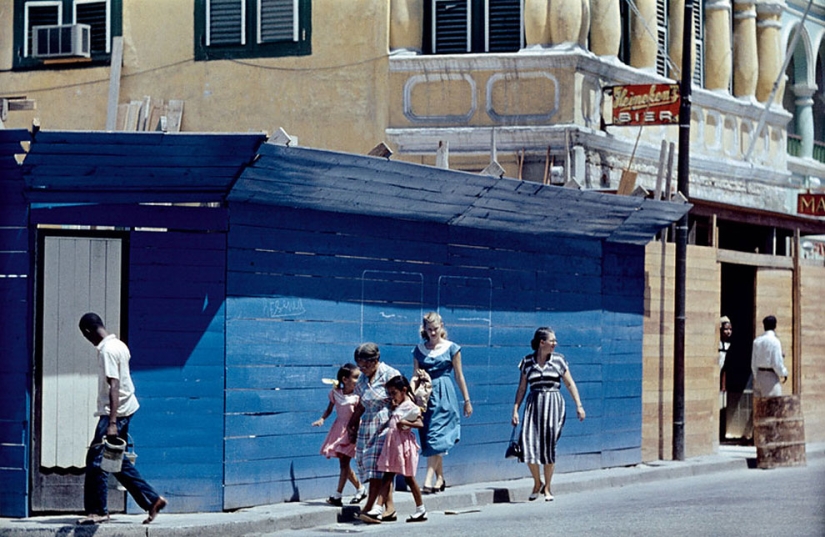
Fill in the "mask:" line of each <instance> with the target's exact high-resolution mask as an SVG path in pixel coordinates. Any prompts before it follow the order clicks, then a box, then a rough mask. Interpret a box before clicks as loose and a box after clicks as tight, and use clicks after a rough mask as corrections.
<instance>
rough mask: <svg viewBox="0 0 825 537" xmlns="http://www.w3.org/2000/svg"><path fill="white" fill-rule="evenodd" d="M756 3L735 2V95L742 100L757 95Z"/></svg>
mask: <svg viewBox="0 0 825 537" xmlns="http://www.w3.org/2000/svg"><path fill="white" fill-rule="evenodd" d="M754 3H755V0H734V2H733V95H734V97H738V98H740V99H747V98H749V97H754V96H755V95H756V81H757V79H758V76H759V56H758V55H757V46H756V8H755V7H754Z"/></svg>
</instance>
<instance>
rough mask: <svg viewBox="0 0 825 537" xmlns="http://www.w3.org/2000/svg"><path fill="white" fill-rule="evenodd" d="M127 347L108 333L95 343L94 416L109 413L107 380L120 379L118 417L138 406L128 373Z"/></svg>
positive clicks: (134, 409)
mask: <svg viewBox="0 0 825 537" xmlns="http://www.w3.org/2000/svg"><path fill="white" fill-rule="evenodd" d="M131 357H132V355H131V354H130V353H129V347H127V346H126V344H125V343H123V342H122V341H120V340H119V339H118V338H117V336H115V335H114V334H109V335H108V336H106V337H105V338H103V341H101V342H100V343H99V344H98V345H97V358H98V360H97V361H98V365H99V367H100V368H99V371H98V375H97V412H95V416H108V415H109V381H108V380H107V379H110V378H112V379H118V380H119V381H120V393H119V394H118V397H119V402H118V407H117V415H118V417H124V416H131V415H132V414H134V413H135V412H137V409H138V408H139V407H140V405H139V404H138V400H137V397H135V385H134V384H132V376H131V375H130V373H129V360H130V359H131Z"/></svg>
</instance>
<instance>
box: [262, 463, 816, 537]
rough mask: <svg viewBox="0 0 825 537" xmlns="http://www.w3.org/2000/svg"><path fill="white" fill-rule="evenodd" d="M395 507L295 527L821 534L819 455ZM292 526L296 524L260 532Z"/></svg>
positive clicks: (526, 533) (525, 536)
mask: <svg viewBox="0 0 825 537" xmlns="http://www.w3.org/2000/svg"><path fill="white" fill-rule="evenodd" d="M399 494H401V493H399ZM425 504H426V496H425ZM398 514H399V521H398V522H393V523H383V524H380V525H367V524H364V523H362V522H360V521H359V522H355V523H341V524H335V525H331V526H325V527H319V528H314V529H311V530H307V529H303V530H300V534H301V535H302V536H303V535H316V536H330V535H335V534H361V535H365V536H367V535H370V536H371V535H391V534H394V533H398V534H403V535H405V536H432V535H438V536H445V537H446V536H449V537H461V536H478V535H496V536H498V535H518V536H521V537H530V536H545V535H564V536H571V537H572V536H581V535H594V536H596V535H598V536H613V535H617V536H656V537H659V536H667V537H677V536H682V535H684V536H690V537H696V536H716V535H718V536H734V537H735V536H743V537H754V536H771V537H772V536H782V537H785V536H793V537H808V536H810V537H823V536H825V458H821V457H820V458H816V459H813V460H809V462H808V465H807V466H806V467H801V468H777V469H772V470H757V469H741V470H733V471H727V472H717V473H711V474H707V475H701V476H695V477H687V478H681V479H671V480H667V481H658V482H654V483H646V484H638V485H628V486H624V487H613V488H606V489H601V490H595V491H588V492H580V493H572V494H566V495H562V496H559V495H557V496H556V499H555V501H553V502H544V501H542V500H541V499H540V500H538V501H535V502H520V503H509V504H493V505H486V506H481V507H479V508H478V509H466V510H462V511H460V512H459V513H457V514H446V513H445V512H444V511H440V512H431V513H430V514H429V520H428V521H427V522H424V523H419V524H409V523H405V522H404V521H403V520H404V519H405V518H406V517H407V516H408V515H409V514H411V513H407V512H399V513H398ZM293 533H297V531H289V530H286V531H281V532H276V533H272V534H267V536H266V537H276V536H283V535H287V534H293ZM256 537H264V536H262V535H260V534H258V535H257V536H256Z"/></svg>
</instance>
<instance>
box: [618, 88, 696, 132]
mask: <svg viewBox="0 0 825 537" xmlns="http://www.w3.org/2000/svg"><path fill="white" fill-rule="evenodd" d="M610 89H611V90H612V94H613V125H616V126H619V125H626V126H634V125H675V124H678V123H679V105H680V101H679V95H680V94H679V85H678V84H632V85H628V86H613V87H612V88H610Z"/></svg>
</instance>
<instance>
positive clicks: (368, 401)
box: [354, 362, 401, 481]
mask: <svg viewBox="0 0 825 537" xmlns="http://www.w3.org/2000/svg"><path fill="white" fill-rule="evenodd" d="M400 374H401V373H399V372H398V370H397V369H395V368H393V367H390V366H388V365H387V364H385V363H383V362H378V369H377V370H376V371H375V374H374V375H373V377H372V379H371V380H370V379H368V378H367V376H366V375H363V374H362V375H361V376H360V377H359V378H358V384H356V385H355V392H354V393H355V394H356V395H358V396H359V397H360V398H361V404H362V405H364V413H363V414H361V422H360V425H359V427H358V441H357V442H356V444H355V462H356V466H357V467H358V476H359V477H360V478H361V480H362V481H368V480H370V479H381V476H383V475H384V474H383V472H381V471H380V470H378V457H380V456H381V449H382V448H383V447H384V439H385V437H386V436H387V425H388V424H389V421H390V396H389V395H388V394H387V390H386V388H384V384H385V383H386V382H387V381H388V380H390V379H391V378H392V377H396V376H398V375H400Z"/></svg>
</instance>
